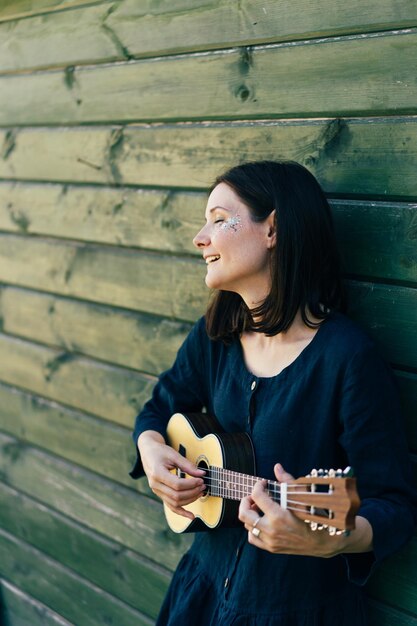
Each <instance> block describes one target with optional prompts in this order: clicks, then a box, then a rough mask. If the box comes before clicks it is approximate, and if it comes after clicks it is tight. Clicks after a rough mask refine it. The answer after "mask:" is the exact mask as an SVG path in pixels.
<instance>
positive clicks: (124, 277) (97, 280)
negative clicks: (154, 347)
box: [0, 234, 208, 323]
mask: <svg viewBox="0 0 417 626" xmlns="http://www.w3.org/2000/svg"><path fill="white" fill-rule="evenodd" d="M205 271H206V269H205V264H204V262H203V260H202V259H201V260H197V259H188V258H175V257H171V256H167V255H165V256H163V255H159V254H150V253H142V252H141V253H139V252H136V251H132V250H120V249H114V248H101V247H97V246H90V245H83V244H78V243H63V242H57V241H47V240H41V239H35V238H30V239H29V238H26V237H18V236H13V235H2V234H0V281H3V282H7V283H13V284H15V285H19V286H24V287H30V288H35V289H40V290H43V291H49V292H53V293H56V294H61V295H71V296H75V297H77V298H85V299H88V300H90V301H95V302H104V303H106V304H111V305H115V306H123V307H125V308H128V309H134V310H141V311H145V312H147V313H156V314H159V315H161V314H163V315H165V316H170V317H174V318H180V319H183V320H195V319H196V318H197V317H198V316H200V315H201V314H202V313H203V311H204V310H205V306H206V303H207V300H208V290H207V288H206V287H205V283H204V275H205ZM74 323H75V321H74Z"/></svg>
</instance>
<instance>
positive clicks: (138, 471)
mask: <svg viewBox="0 0 417 626" xmlns="http://www.w3.org/2000/svg"><path fill="white" fill-rule="evenodd" d="M204 338H206V339H207V335H206V331H205V322H204V318H201V319H200V320H199V321H198V322H197V323H196V324H195V326H194V327H193V328H192V330H191V332H190V334H189V335H188V337H187V338H186V340H185V341H184V343H183V344H182V346H181V348H180V349H179V351H178V354H177V357H176V359H175V362H174V365H173V366H172V367H171V369H169V370H167V371H166V372H164V373H163V374H161V376H160V377H159V380H158V382H157V384H156V385H155V387H154V390H153V394H152V398H151V399H150V400H149V401H148V402H146V404H145V405H144V407H143V409H142V411H141V412H140V413H139V415H138V416H137V417H136V421H135V427H134V430H133V433H132V437H133V441H134V444H135V449H136V462H135V464H134V466H133V468H132V469H131V471H130V476H131V477H132V478H140V477H141V476H143V475H144V471H143V466H142V461H141V458H140V455H139V451H138V448H137V445H136V442H137V440H138V437H139V435H140V434H142V433H143V432H145V431H146V430H155V431H157V432H158V433H161V435H162V436H163V437H165V433H166V426H167V423H168V420H169V418H170V417H171V415H172V414H173V413H175V412H177V411H193V412H198V411H201V409H202V408H203V406H204V405H205V404H206V400H205V398H206V391H205V389H206V384H205V378H206V377H205V375H204V358H203V350H202V343H203V341H204Z"/></svg>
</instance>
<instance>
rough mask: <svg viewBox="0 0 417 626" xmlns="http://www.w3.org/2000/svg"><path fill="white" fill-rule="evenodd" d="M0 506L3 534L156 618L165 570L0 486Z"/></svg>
mask: <svg viewBox="0 0 417 626" xmlns="http://www.w3.org/2000/svg"><path fill="white" fill-rule="evenodd" d="M0 503H1V511H2V515H1V519H0V525H1V527H2V528H3V529H4V530H6V531H7V532H9V533H11V534H13V535H14V536H15V537H17V538H18V539H21V540H22V541H26V542H28V543H30V545H32V546H34V547H35V548H37V549H38V550H40V551H41V552H42V553H44V554H46V555H48V556H49V557H51V558H53V559H55V560H56V561H59V563H61V564H62V565H63V566H64V567H68V568H70V569H71V570H73V571H74V572H76V573H77V574H79V575H80V576H82V577H84V578H86V579H87V580H88V581H90V582H92V583H94V584H95V585H97V586H98V587H100V589H103V590H104V591H107V592H108V593H109V594H111V595H113V596H115V597H116V598H119V600H122V601H124V602H126V603H127V604H129V605H130V606H132V607H133V608H135V609H137V610H138V611H140V612H142V613H144V614H145V615H149V616H150V617H156V615H157V613H158V611H159V607H160V604H161V602H162V600H163V597H164V595H165V592H166V589H167V586H168V584H169V581H170V578H171V576H170V572H169V571H168V570H167V569H165V568H163V567H161V566H159V565H156V564H155V563H152V562H151V561H149V560H147V559H144V558H142V557H139V556H138V555H136V554H135V553H134V552H132V551H131V550H128V549H126V548H124V547H123V546H122V545H120V544H118V543H116V542H114V541H110V540H109V539H105V538H103V537H101V536H100V535H99V534H97V533H95V532H93V531H91V530H88V529H86V528H84V527H83V526H82V525H80V524H77V523H75V522H72V521H71V520H69V519H68V518H67V517H66V516H64V515H61V514H60V513H57V512H55V511H53V510H51V509H49V508H47V507H45V506H44V505H42V504H39V503H38V502H36V501H35V500H33V499H31V498H28V497H27V496H24V495H22V494H20V493H19V492H17V491H15V490H13V489H10V488H9V487H7V486H4V485H0ZM17 512H18V513H17Z"/></svg>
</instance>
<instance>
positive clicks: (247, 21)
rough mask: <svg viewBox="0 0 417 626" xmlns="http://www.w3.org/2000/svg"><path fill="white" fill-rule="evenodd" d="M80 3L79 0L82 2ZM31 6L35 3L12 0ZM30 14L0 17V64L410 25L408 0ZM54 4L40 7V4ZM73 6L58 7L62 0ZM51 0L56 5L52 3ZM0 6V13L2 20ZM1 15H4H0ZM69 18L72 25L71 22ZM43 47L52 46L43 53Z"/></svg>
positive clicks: (170, 4) (170, 3)
mask: <svg viewBox="0 0 417 626" xmlns="http://www.w3.org/2000/svg"><path fill="white" fill-rule="evenodd" d="M84 3H85V2H84ZM14 4H15V9H14V10H15V11H17V10H19V9H20V11H23V10H24V8H25V5H26V10H27V11H29V9H31V10H32V11H36V6H33V5H34V4H35V3H33V2H31V3H28V2H25V3H24V2H20V3H14ZM36 4H38V7H37V12H40V11H42V8H43V5H45V8H44V11H45V13H44V14H43V15H42V18H39V17H33V18H29V19H25V20H16V21H15V22H10V21H8V22H5V23H4V24H0V50H1V56H0V72H5V71H7V72H11V71H16V70H21V69H29V68H41V67H45V68H48V67H51V66H68V65H75V64H85V63H91V62H94V61H96V62H100V63H103V62H111V61H114V60H119V61H120V60H126V59H131V58H137V57H144V56H159V55H166V54H172V53H174V54H175V53H179V52H181V53H183V52H191V51H198V50H210V49H214V48H222V47H224V46H226V47H231V46H235V45H239V46H253V45H255V44H265V43H270V42H282V41H289V40H294V39H297V40H300V39H307V38H308V39H311V38H313V37H323V36H327V35H335V34H338V35H343V34H351V33H358V32H360V33H363V32H370V31H382V30H385V31H386V30H393V29H396V30H398V29H401V28H409V27H412V26H416V25H417V9H416V5H415V3H414V2H413V1H412V0H403V1H402V2H401V4H399V3H398V2H395V1H394V0H379V1H378V2H377V1H376V0H353V1H352V2H350V3H346V2H343V1H342V0H322V2H321V3H320V8H318V7H317V4H316V3H315V2H311V0H297V1H295V2H291V3H286V4H280V3H277V2H276V1H275V0H243V1H241V2H234V1H231V0H222V1H218V0H164V1H163V2H157V3H155V2H153V1H149V0H122V1H120V0H119V1H118V2H111V3H104V2H101V3H89V4H96V5H97V6H92V7H91V6H86V7H82V4H83V3H82V2H81V1H80V2H78V3H75V2H73V3H56V2H55V3H53V2H40V3H36ZM48 4H49V5H50V9H54V10H53V12H52V13H50V14H48V13H47V10H48V6H47V5H48ZM66 4H67V5H70V6H74V7H76V6H77V4H80V5H81V8H79V9H78V10H77V9H76V10H74V11H70V12H69V11H62V12H60V11H59V9H61V8H64V7H65V5H66ZM53 5H56V6H53ZM12 10H13V9H11V8H9V9H8V13H7V10H5V9H4V8H3V9H2V8H0V21H1V20H2V19H8V20H10V19H11V17H12V13H11V11H12ZM3 16H4V17H3ZM74 22H75V23H76V24H77V28H74ZM51 49H53V50H54V54H53V56H52V57H51V53H50V51H51Z"/></svg>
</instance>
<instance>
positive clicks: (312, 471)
mask: <svg viewBox="0 0 417 626" xmlns="http://www.w3.org/2000/svg"><path fill="white" fill-rule="evenodd" d="M310 474H311V476H312V477H313V478H316V477H317V475H318V472H317V470H316V469H312V470H311V472H310Z"/></svg>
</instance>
